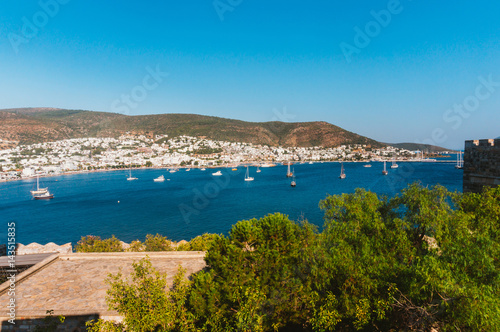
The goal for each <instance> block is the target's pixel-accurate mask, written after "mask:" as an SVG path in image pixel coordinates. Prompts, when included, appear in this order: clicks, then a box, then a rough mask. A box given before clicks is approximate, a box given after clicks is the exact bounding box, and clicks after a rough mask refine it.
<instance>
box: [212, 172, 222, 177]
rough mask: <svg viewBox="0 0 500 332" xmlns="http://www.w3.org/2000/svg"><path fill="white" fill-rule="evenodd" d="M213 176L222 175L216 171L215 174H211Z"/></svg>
mask: <svg viewBox="0 0 500 332" xmlns="http://www.w3.org/2000/svg"><path fill="white" fill-rule="evenodd" d="M212 175H213V176H221V175H222V172H221V171H217V172H215V173H212Z"/></svg>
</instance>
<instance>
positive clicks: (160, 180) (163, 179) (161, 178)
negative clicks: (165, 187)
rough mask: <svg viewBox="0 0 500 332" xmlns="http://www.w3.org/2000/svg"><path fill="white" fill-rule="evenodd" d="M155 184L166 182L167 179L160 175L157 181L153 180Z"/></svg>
mask: <svg viewBox="0 0 500 332" xmlns="http://www.w3.org/2000/svg"><path fill="white" fill-rule="evenodd" d="M153 181H154V182H163V181H165V177H164V176H163V175H160V176H159V177H157V178H156V179H154V180H153Z"/></svg>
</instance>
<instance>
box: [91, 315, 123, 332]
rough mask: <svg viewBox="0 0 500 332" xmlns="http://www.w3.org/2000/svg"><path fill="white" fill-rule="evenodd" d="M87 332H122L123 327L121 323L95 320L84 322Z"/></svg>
mask: <svg viewBox="0 0 500 332" xmlns="http://www.w3.org/2000/svg"><path fill="white" fill-rule="evenodd" d="M85 326H86V327H87V331H88V332H123V331H125V326H124V325H123V324H122V323H116V322H113V321H109V320H104V319H101V318H99V319H97V320H95V321H94V320H90V321H88V322H85Z"/></svg>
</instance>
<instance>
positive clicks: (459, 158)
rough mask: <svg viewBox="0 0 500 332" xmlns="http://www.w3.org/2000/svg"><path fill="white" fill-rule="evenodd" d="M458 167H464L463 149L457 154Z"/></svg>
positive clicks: (456, 166)
mask: <svg viewBox="0 0 500 332" xmlns="http://www.w3.org/2000/svg"><path fill="white" fill-rule="evenodd" d="M455 168H456V169H463V168H464V160H463V158H462V151H458V154H457V164H456V165H455Z"/></svg>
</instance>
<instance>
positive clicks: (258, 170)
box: [255, 165, 261, 173]
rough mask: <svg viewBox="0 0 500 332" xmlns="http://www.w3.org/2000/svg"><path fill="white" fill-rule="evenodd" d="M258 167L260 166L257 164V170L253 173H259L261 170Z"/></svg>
mask: <svg viewBox="0 0 500 332" xmlns="http://www.w3.org/2000/svg"><path fill="white" fill-rule="evenodd" d="M259 167H260V165H259V166H257V170H256V171H255V173H260V172H261V170H260V168H259Z"/></svg>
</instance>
